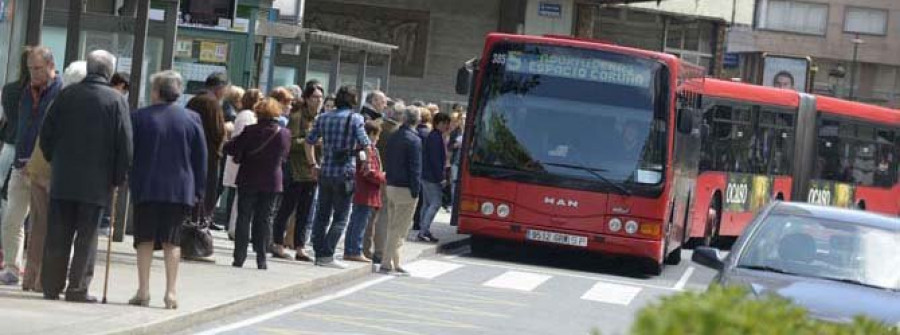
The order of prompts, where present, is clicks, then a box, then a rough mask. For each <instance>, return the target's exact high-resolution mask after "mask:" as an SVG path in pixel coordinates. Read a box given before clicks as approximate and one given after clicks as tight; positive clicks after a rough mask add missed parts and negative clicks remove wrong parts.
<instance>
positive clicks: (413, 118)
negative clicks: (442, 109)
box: [403, 107, 422, 127]
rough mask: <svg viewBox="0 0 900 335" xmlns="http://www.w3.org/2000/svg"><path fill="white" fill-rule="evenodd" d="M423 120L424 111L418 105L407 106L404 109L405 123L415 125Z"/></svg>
mask: <svg viewBox="0 0 900 335" xmlns="http://www.w3.org/2000/svg"><path fill="white" fill-rule="evenodd" d="M420 122H422V113H421V112H419V109H418V108H416V107H406V108H405V109H403V124H405V125H407V126H410V127H415V126H418V125H419V123H420Z"/></svg>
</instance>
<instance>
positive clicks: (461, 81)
mask: <svg viewBox="0 0 900 335" xmlns="http://www.w3.org/2000/svg"><path fill="white" fill-rule="evenodd" d="M471 82H472V72H471V71H469V69H468V68H467V67H466V66H463V67H461V68H459V70H457V71H456V94H460V95H466V94H469V83H471Z"/></svg>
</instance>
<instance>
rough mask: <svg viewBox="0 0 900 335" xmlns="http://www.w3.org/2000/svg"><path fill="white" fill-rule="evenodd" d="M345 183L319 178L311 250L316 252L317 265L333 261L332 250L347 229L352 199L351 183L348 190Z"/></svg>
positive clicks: (341, 178) (339, 180)
mask: <svg viewBox="0 0 900 335" xmlns="http://www.w3.org/2000/svg"><path fill="white" fill-rule="evenodd" d="M345 181H346V178H344V177H321V178H319V204H318V208H316V222H315V224H314V225H313V250H315V252H316V262H317V263H328V262H331V261H333V260H334V249H335V248H336V246H337V243H338V241H340V239H341V235H344V228H346V227H347V216H348V215H349V214H350V200H352V198H353V187H352V186H353V181H351V182H350V183H349V186H351V187H350V188H351V189H349V190H348V189H347V188H346V186H347V184H346V183H345ZM332 217H333V219H332V221H331V222H329V219H331V218H332Z"/></svg>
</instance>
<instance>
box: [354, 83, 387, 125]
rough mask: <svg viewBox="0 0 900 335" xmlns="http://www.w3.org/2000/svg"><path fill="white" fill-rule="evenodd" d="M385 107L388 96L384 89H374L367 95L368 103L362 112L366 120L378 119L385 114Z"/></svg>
mask: <svg viewBox="0 0 900 335" xmlns="http://www.w3.org/2000/svg"><path fill="white" fill-rule="evenodd" d="M384 107H387V96H385V95H384V92H382V91H379V90H374V91H372V92H371V93H369V95H367V96H366V103H365V105H363V107H362V110H360V113H361V114H362V115H363V117H364V118H366V121H369V120H376V121H377V120H379V119H381V118H382V117H383V116H384Z"/></svg>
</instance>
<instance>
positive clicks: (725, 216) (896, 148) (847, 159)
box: [689, 79, 900, 245]
mask: <svg viewBox="0 0 900 335" xmlns="http://www.w3.org/2000/svg"><path fill="white" fill-rule="evenodd" d="M701 100H702V111H701V114H702V121H700V127H699V128H700V133H701V143H702V144H701V154H700V162H699V174H698V177H697V186H696V190H695V192H696V193H697V194H696V199H695V202H694V203H693V204H692V209H691V213H692V215H691V220H690V221H691V223H692V224H691V225H690V228H689V230H690V236H691V237H692V238H693V239H694V241H696V242H699V243H702V244H705V245H710V244H714V243H715V242H716V241H717V240H718V239H719V237H735V236H738V235H740V233H741V232H742V231H743V229H744V227H745V226H746V225H747V224H748V223H749V221H750V219H752V217H753V215H754V214H755V211H756V210H757V209H758V208H760V207H761V206H763V205H765V204H766V203H767V202H768V201H770V200H771V199H779V200H792V199H794V200H802V201H807V202H811V203H817V204H822V205H832V206H840V207H856V208H860V209H865V210H872V211H877V212H880V213H885V214H890V215H898V214H900V185H898V182H897V178H898V174H900V169H898V156H900V112H898V111H896V110H891V109H887V108H882V107H878V106H871V105H866V104H862V103H857V102H850V101H845V100H840V99H835V98H830V97H822V96H815V95H810V94H805V93H798V92H794V91H789V90H780V89H774V88H771V87H763V86H757V85H750V84H745V83H736V82H729V81H722V80H716V79H707V80H705V81H704V85H703V93H702V98H701Z"/></svg>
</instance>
